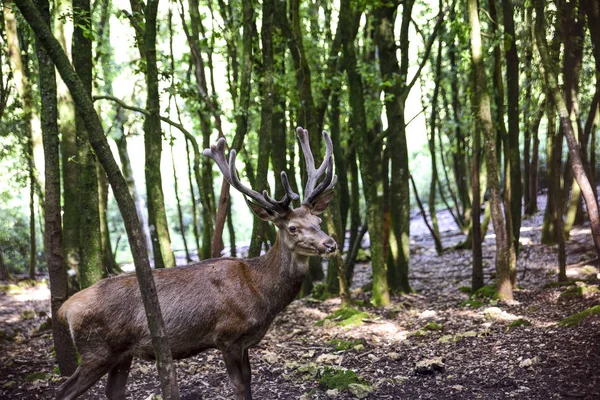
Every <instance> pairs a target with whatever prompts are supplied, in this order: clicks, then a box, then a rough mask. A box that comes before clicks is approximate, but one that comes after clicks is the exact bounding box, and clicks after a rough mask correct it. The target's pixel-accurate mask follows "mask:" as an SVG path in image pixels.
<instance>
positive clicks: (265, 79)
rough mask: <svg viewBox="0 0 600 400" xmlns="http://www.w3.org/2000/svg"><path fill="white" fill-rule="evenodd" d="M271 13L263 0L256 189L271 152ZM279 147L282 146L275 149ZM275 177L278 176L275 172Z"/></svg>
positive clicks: (261, 232)
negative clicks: (261, 73) (261, 72)
mask: <svg viewBox="0 0 600 400" xmlns="http://www.w3.org/2000/svg"><path fill="white" fill-rule="evenodd" d="M274 13H275V4H274V3H273V0H263V24H262V29H261V41H262V71H263V76H262V85H261V95H262V96H261V97H262V99H261V113H260V132H259V136H258V161H257V166H256V185H257V186H256V187H257V188H258V189H259V190H258V191H259V192H262V190H266V189H268V183H267V175H268V172H269V154H270V153H271V137H272V136H273V132H272V129H273V106H274V104H273V93H274V91H275V83H274V76H273V75H274V65H273V30H272V28H273V27H272V23H273V19H274ZM279 151H282V150H279ZM275 179H279V176H275ZM266 225H267V222H266V221H263V220H261V219H259V218H258V217H256V216H255V217H254V225H253V228H252V240H251V242H250V249H249V250H248V257H258V256H259V255H260V251H261V248H262V243H263V242H264V241H266V230H267V226H266Z"/></svg>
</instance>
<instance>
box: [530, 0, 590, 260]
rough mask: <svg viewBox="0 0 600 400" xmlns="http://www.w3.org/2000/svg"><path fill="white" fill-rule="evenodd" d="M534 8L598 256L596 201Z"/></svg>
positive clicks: (540, 15)
mask: <svg viewBox="0 0 600 400" xmlns="http://www.w3.org/2000/svg"><path fill="white" fill-rule="evenodd" d="M534 5H535V10H536V20H535V33H536V42H537V46H538V51H539V53H540V58H541V60H542V66H543V69H544V75H545V76H546V82H547V84H548V89H549V90H550V92H551V95H552V99H553V103H554V107H555V108H556V111H557V112H558V115H559V118H560V125H561V128H562V129H563V132H564V133H565V137H566V139H567V145H568V146H569V156H570V158H571V168H573V174H574V176H575V179H577V183H578V184H579V187H580V188H581V192H582V194H583V198H584V199H585V205H586V208H587V211H588V218H589V220H590V225H591V228H592V237H593V240H594V245H595V248H596V253H597V254H598V257H599V258H600V215H599V213H598V202H597V200H596V198H595V197H594V191H593V190H592V186H591V184H590V181H589V179H588V177H587V174H586V172H585V170H584V167H583V162H582V159H581V155H580V153H579V146H578V144H577V140H576V139H575V134H574V131H573V126H572V125H571V119H570V116H569V112H568V110H567V104H566V102H565V99H564V98H563V95H562V93H561V92H560V89H559V87H558V81H557V73H556V71H555V69H554V68H553V64H552V61H551V59H550V55H549V53H548V44H547V41H546V29H545V21H544V3H543V2H542V1H541V0H535V1H534Z"/></svg>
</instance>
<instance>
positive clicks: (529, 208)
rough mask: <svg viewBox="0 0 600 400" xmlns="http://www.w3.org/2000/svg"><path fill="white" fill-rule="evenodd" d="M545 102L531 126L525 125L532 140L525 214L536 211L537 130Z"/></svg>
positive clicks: (538, 157)
mask: <svg viewBox="0 0 600 400" xmlns="http://www.w3.org/2000/svg"><path fill="white" fill-rule="evenodd" d="M545 104H546V100H545V99H544V100H543V101H541V102H540V103H539V105H538V112H537V113H536V115H535V117H534V120H533V122H532V123H531V124H529V123H526V125H527V126H529V129H530V132H531V137H532V139H533V144H532V148H531V151H532V154H531V164H530V167H529V174H528V177H526V178H525V179H527V180H528V181H529V186H528V190H529V201H528V202H527V203H526V204H525V214H526V215H533V214H534V213H535V212H536V211H537V208H538V207H537V191H538V175H539V173H538V165H539V160H540V151H539V149H540V138H539V129H540V122H541V121H542V118H543V116H544V110H545V109H546V106H545Z"/></svg>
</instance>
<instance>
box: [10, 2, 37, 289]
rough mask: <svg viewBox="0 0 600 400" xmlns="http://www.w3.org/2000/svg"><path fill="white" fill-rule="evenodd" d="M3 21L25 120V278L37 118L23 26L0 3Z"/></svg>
mask: <svg viewBox="0 0 600 400" xmlns="http://www.w3.org/2000/svg"><path fill="white" fill-rule="evenodd" d="M3 12H4V20H5V26H6V39H7V47H8V54H9V57H10V62H11V69H12V75H13V79H14V81H15V86H16V87H17V93H18V96H19V97H20V99H21V102H22V109H23V119H24V120H25V124H24V127H25V132H26V135H27V136H26V138H27V141H26V144H25V149H24V150H25V151H24V152H25V156H26V158H27V170H28V173H29V174H28V179H29V268H28V271H29V277H30V278H31V279H34V278H35V268H36V253H37V250H36V237H35V236H36V235H35V163H34V159H33V140H34V139H33V135H34V134H33V130H34V124H36V121H37V117H36V115H35V104H34V99H33V91H32V88H31V83H30V76H29V75H30V73H29V57H28V53H29V49H28V48H21V47H25V45H26V43H24V42H25V41H24V40H21V41H20V40H19V37H23V34H24V32H22V31H23V28H24V27H23V26H20V25H19V24H18V21H17V19H16V14H15V13H13V12H12V11H10V10H9V8H8V7H7V6H6V5H5V6H4V10H3Z"/></svg>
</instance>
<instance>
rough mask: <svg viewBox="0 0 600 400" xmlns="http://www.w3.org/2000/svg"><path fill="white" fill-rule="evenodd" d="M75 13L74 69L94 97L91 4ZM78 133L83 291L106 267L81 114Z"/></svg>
mask: <svg viewBox="0 0 600 400" xmlns="http://www.w3.org/2000/svg"><path fill="white" fill-rule="evenodd" d="M73 8H74V9H78V10H79V12H78V13H76V14H75V16H74V18H75V22H74V24H73V26H74V30H73V48H72V54H73V67H74V68H75V70H76V71H77V75H78V76H79V79H80V80H81V82H82V83H83V85H84V87H85V90H86V93H87V96H88V97H91V95H92V42H91V40H90V39H89V34H88V33H89V31H90V30H91V29H92V27H91V19H90V18H91V17H90V1H89V0H73ZM75 130H76V134H77V165H78V167H79V172H78V191H79V210H78V211H79V255H80V264H79V283H80V285H81V288H86V287H88V286H91V285H92V284H94V283H95V282H97V281H99V280H100V279H102V278H103V276H104V268H103V266H102V237H101V234H100V212H99V199H98V175H97V173H96V155H95V154H94V152H93V151H92V149H91V147H90V142H89V139H88V134H87V132H86V129H85V125H84V123H83V120H82V117H81V115H79V114H77V115H76V118H75Z"/></svg>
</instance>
